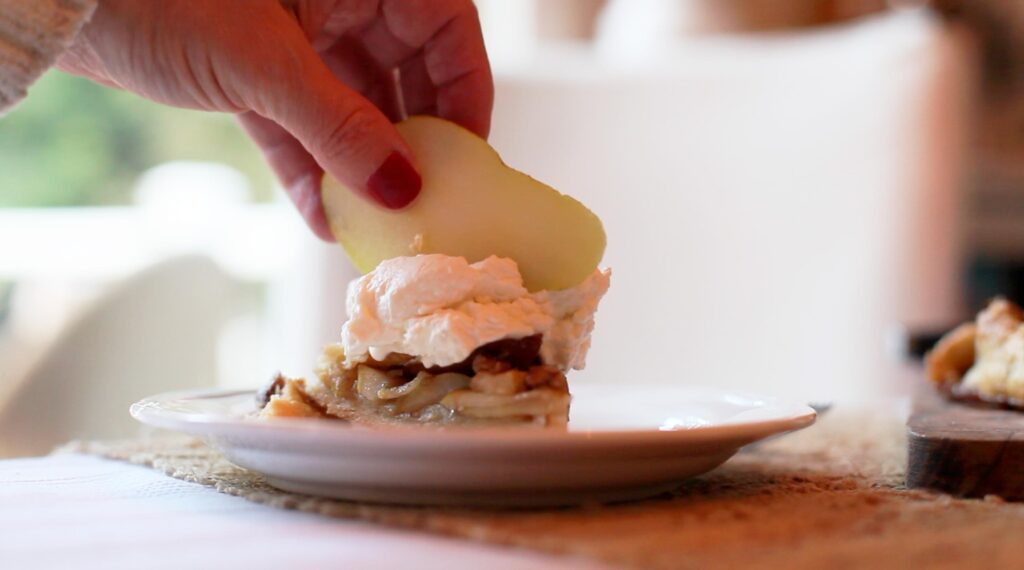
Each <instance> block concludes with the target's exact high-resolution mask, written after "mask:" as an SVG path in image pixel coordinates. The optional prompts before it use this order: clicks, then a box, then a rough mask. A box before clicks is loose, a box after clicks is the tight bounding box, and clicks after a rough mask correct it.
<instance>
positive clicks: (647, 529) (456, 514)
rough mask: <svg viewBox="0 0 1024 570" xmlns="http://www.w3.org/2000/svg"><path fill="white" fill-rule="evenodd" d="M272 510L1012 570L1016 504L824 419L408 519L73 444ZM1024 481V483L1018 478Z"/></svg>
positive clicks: (765, 555)
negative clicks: (743, 446) (942, 489)
mask: <svg viewBox="0 0 1024 570" xmlns="http://www.w3.org/2000/svg"><path fill="white" fill-rule="evenodd" d="M61 451H62V452H78V453H89V454H95V455H100V456H103V457H108V458H113V459H119V460H124V461H130V462H132V463H136V464H140V465H147V466H150V467H152V468H154V469H158V470H160V471H163V472H164V473H167V474H168V475H170V476H172V477H177V478H179V479H184V480H186V481H192V482H195V483H198V484H201V485H207V486H210V487H214V488H216V489H217V490H218V491H221V492H224V493H228V494H231V495H238V496H241V497H245V498H246V499H249V500H251V501H255V502H258V503H263V504H266V505H270V506H273V507H279V508H286V509H297V510H301V511H307V512H313V513H319V514H321V515H324V516H330V517H341V518H352V519H361V520H366V521H371V522H374V523H378V524H384V525H389V526H395V527H402V528H407V529H419V530H422V531H427V532H434V533H440V534H444V535H448V536H455V537H462V538H466V539H470V540H476V541H481V542H486V543H491V544H500V545H508V546H515V547H520V548H526V549H531V550H537V551H542V552H546V553H552V554H564V555H571V556H575V557H584V558H589V559H593V560H597V561H601V562H605V563H610V564H614V565H622V566H628V567H636V568H652V569H661V568H666V569H667V568H725V567H737V566H743V567H756V568H794V567H812V566H813V567H823V568H824V567H828V568H845V567H871V568H890V567H904V568H905V567H923V566H927V567H933V568H935V567H938V568H942V567H950V568H952V567H963V566H968V565H969V566H971V567H980V566H981V565H984V564H987V565H991V566H992V567H997V568H1009V567H1019V564H1020V563H1021V559H1022V558H1024V542H1022V539H1021V537H1022V536H1024V505H1022V504H1014V503H1005V502H1003V501H1002V500H999V499H998V498H996V497H987V498H986V499H984V500H959V499H953V498H951V497H948V496H945V495H939V494H933V493H928V492H923V491H913V490H907V489H905V488H903V487H902V481H903V470H904V465H905V436H904V427H903V424H902V422H901V421H899V420H898V419H896V418H895V417H893V416H888V415H881V414H876V415H872V414H852V413H845V414H844V413H842V412H840V411H837V412H833V413H832V414H830V415H829V416H827V417H826V418H824V419H823V420H821V421H820V422H819V424H818V425H816V426H814V427H812V428H810V429H808V430H805V431H803V432H800V433H796V434H793V435H790V436H788V437H785V438H782V439H778V440H775V441H771V442H768V443H765V444H764V445H761V446H759V447H756V448H755V449H753V450H749V451H744V452H742V453H740V454H739V455H737V456H736V457H735V458H734V459H732V460H730V461H729V462H728V463H727V464H726V465H724V466H723V467H721V468H719V469H717V470H715V471H713V472H711V473H709V474H707V475H705V476H702V477H699V478H696V479H693V480H690V481H687V482H685V483H682V484H681V486H680V488H679V489H678V490H677V491H676V492H674V493H672V494H671V495H666V496H663V497H660V498H657V499H652V500H646V501H641V502H636V503H629V504H620V505H604V506H589V507H581V508H574V509H558V510H544V511H497V510H466V509H438V508H409V507H393V506H382V505H372V504H361V503H353V502H346V501H337V500H330V499H321V498H316V497H309V496H305V495H297V494H293V493H287V492H284V491H279V490H277V489H274V488H273V487H270V486H269V485H268V484H267V483H266V482H265V481H264V479H263V478H262V477H261V476H260V475H258V474H255V473H252V472H249V471H246V470H244V469H241V468H239V467H235V466H234V465H232V464H230V463H228V462H227V461H226V460H224V459H223V457H221V456H220V454H218V453H217V452H216V451H214V450H212V449H210V448H209V447H207V446H205V445H204V444H202V443H201V442H199V441H197V440H194V439H183V438H174V439H153V440H134V441H120V442H75V443H72V444H69V445H68V446H65V447H64V448H62V450H61ZM1022 476H1024V474H1022Z"/></svg>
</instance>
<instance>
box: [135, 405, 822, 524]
mask: <svg viewBox="0 0 1024 570" xmlns="http://www.w3.org/2000/svg"><path fill="white" fill-rule="evenodd" d="M253 394H254V393H253V392H251V391H245V392H238V391H233V392H227V391H209V390H207V391H193V392H179V393H171V394H162V395H158V396H153V397H151V398H147V399H145V400H142V401H140V402H138V403H136V404H135V405H133V406H132V408H131V413H132V415H133V416H134V417H135V418H136V419H138V420H139V421H141V422H143V423H146V424H149V425H153V426H157V427H161V428H167V429H171V430H176V431H180V432H185V433H188V434H192V435H196V436H199V437H202V438H204V439H205V440H206V441H207V442H209V443H210V444H211V445H212V446H214V447H215V448H217V449H219V450H220V451H222V452H223V453H224V455H225V456H226V457H227V458H228V459H229V460H231V461H232V462H234V463H235V464H237V465H240V466H242V467H245V468H247V469H252V470H254V471H258V472H260V473H262V474H264V475H265V476H266V477H267V479H268V481H269V482H270V483H271V484H272V485H274V486H276V487H279V488H281V489H284V490H287V491H294V492H300V493H308V494H311V495H321V496H327V497H335V498H340V499H352V500H360V501H373V502H381V503H398V504H419V505H477V506H504V507H538V506H552V505H570V504H579V503H585V502H596V501H600V502H607V501H622V500H630V499H638V498H642V497H646V496H651V495H655V494H658V493H660V492H664V491H668V490H670V489H672V488H674V487H675V486H677V485H678V484H679V482H680V481H682V480H684V479H686V478H688V477H692V476H695V475H699V474H701V473H705V472H707V471H710V470H711V469H714V468H715V467H717V466H719V465H721V464H722V463H724V462H725V461H726V460H727V459H729V458H730V457H732V456H733V455H734V454H735V453H736V452H737V451H738V450H739V449H740V448H741V447H743V446H744V445H747V444H749V443H752V442H754V441H757V440H760V439H764V438H765V437H768V436H771V435H774V434H778V433H782V432H787V431H792V430H797V429H801V428H804V427H807V426H809V425H811V424H812V423H814V420H815V413H814V410H812V409H811V408H809V407H807V406H805V405H802V404H794V403H786V402H781V401H779V400H777V399H774V398H768V397H763V396H757V395H752V394H747V393H740V392H734V391H725V390H719V389H713V388H693V387H686V388H673V387H659V386H652V387H641V386H635V385H634V386H630V387H628V388H626V389H623V388H622V387H619V388H617V389H616V388H613V387H608V386H591V387H576V388H574V394H573V405H572V406H573V407H572V420H571V422H570V427H569V429H568V430H567V431H556V430H542V429H529V428H516V427H513V428H446V429H441V428H429V427H427V428H425V427H408V428H406V427H399V428H390V427H389V428H368V427H362V426H353V425H349V424H345V423H342V422H338V421H330V420H311V419H296V420H276V421H272V422H263V421H258V420H256V419H255V418H254V412H255V410H256V403H255V398H254V396H253Z"/></svg>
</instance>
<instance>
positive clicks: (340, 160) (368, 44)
mask: <svg viewBox="0 0 1024 570" xmlns="http://www.w3.org/2000/svg"><path fill="white" fill-rule="evenodd" d="M58 65H59V67H60V68H61V69H63V70H65V71H67V72H70V73H73V74H76V75H81V76H85V77H88V78H90V79H93V80H95V81H98V82H100V83H103V84H105V85H108V86H112V87H117V88H121V89H125V90H128V91H132V92H134V93H137V94H139V95H142V96H143V97H146V98H149V99H152V100H154V101H158V102H161V103H165V104H169V105H174V106H177V107H185V108H190V109H202V110H208V111H223V112H228V113H235V114H237V115H238V116H239V120H240V121H241V123H242V125H243V127H244V128H245V130H246V131H247V132H248V133H249V135H250V136H251V137H252V138H253V140H254V141H255V142H256V144H257V145H258V146H259V147H260V148H261V150H262V151H263V154H264V156H265V157H266V158H267V161H268V162H269V163H270V165H271V166H272V167H273V169H274V171H275V172H276V173H277V176H278V178H279V180H280V181H281V184H282V185H283V186H284V187H285V189H286V190H287V192H288V194H289V195H290V196H291V198H292V200H293V201H294V203H295V205H296V207H297V208H298V210H299V212H300V213H301V214H302V216H303V217H304V218H305V219H306V221H307V223H309V226H310V228H312V229H313V231H314V232H315V233H316V234H317V235H318V236H320V237H321V238H323V239H326V240H332V239H333V237H332V236H331V232H330V229H329V228H328V226H327V222H326V219H325V217H324V213H323V207H322V205H321V203H320V181H321V178H322V176H323V172H324V171H325V170H326V171H327V172H329V173H330V174H331V175H333V176H335V177H336V178H338V179H339V180H342V181H343V182H345V183H346V184H347V185H349V186H351V187H354V188H359V189H362V190H363V192H364V193H365V196H366V197H367V198H369V199H372V200H375V201H376V202H378V203H380V204H382V205H384V206H386V207H389V208H401V207H404V206H406V205H407V204H409V203H410V202H411V201H412V200H414V199H415V198H416V196H417V195H418V193H419V190H420V179H419V175H418V174H417V173H416V171H415V167H414V164H415V157H414V156H413V155H412V153H411V151H410V149H409V147H408V146H407V145H406V143H405V141H403V140H402V138H401V136H400V135H399V134H398V131H397V130H396V129H395V128H394V126H393V125H392V123H391V121H392V120H397V119H399V118H400V116H399V115H400V111H399V109H398V108H397V107H398V105H397V103H398V101H403V100H404V107H405V111H406V112H407V113H408V114H410V115H416V114H431V115H436V116H439V117H442V118H445V119H448V120H451V121H454V122H456V123H459V124H461V125H462V126H464V127H466V128H468V129H469V130H471V131H473V132H475V133H477V134H479V135H481V136H484V137H486V136H487V133H488V130H489V128H490V114H491V105H492V101H493V83H492V79H491V72H490V66H489V64H488V61H487V55H486V52H485V50H484V44H483V38H482V36H481V33H480V24H479V21H478V19H477V14H476V9H475V7H474V6H473V3H472V1H471V0H214V1H210V2H195V1H194V0H146V1H145V2H139V1H138V0H100V5H99V8H98V9H97V11H96V13H95V14H94V16H93V18H92V20H91V21H90V22H89V24H88V25H87V26H86V27H85V28H84V29H83V30H82V32H81V33H80V34H79V37H78V38H77V39H76V41H75V44H74V45H73V46H72V47H71V49H70V50H69V51H68V52H66V53H65V54H64V55H63V56H62V57H61V59H60V60H59V62H58ZM395 69H397V70H398V76H399V77H400V78H401V81H400V85H398V84H396V81H395V77H396V74H395V73H394V72H393V70H395Z"/></svg>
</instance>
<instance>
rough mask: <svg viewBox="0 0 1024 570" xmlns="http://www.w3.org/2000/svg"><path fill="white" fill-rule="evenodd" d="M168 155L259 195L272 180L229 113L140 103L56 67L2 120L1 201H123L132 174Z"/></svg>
mask: <svg viewBox="0 0 1024 570" xmlns="http://www.w3.org/2000/svg"><path fill="white" fill-rule="evenodd" d="M171 160H200V161H210V162H221V163H224V164H227V165H230V166H233V167H234V168H237V169H238V170H239V171H241V172H242V173H243V174H245V175H246V176H247V177H248V178H249V180H250V182H251V184H252V187H253V191H254V197H255V198H256V199H257V200H261V201H263V200H268V199H269V198H270V196H271V192H272V187H273V177H272V175H271V173H270V171H269V169H268V168H267V166H266V164H265V163H264V162H263V159H262V158H261V157H260V155H259V151H258V150H256V148H255V147H254V146H253V144H252V143H251V142H250V141H249V140H248V139H247V138H246V136H245V134H244V133H243V132H242V130H241V128H240V127H238V125H237V124H236V122H235V120H234V118H233V117H231V116H230V115H223V114H216V113H204V112H199V111H187V110H182V109H174V108H170V107H165V106H162V105H158V104H156V103H152V102H150V101H146V100H144V99H142V98H139V97H137V96H135V95H132V94H130V93H124V92H121V91H118V90H115V89H109V88H106V87H102V86H99V85H96V84H94V83H92V82H90V81H87V80H84V79H80V78H76V77H72V76H69V75H66V74H63V73H60V72H57V71H53V72H50V73H49V74H47V75H46V76H45V77H43V78H42V79H41V80H40V81H39V82H38V83H36V84H35V85H34V86H33V87H32V88H31V89H30V90H29V96H28V98H27V99H26V100H25V101H23V102H22V103H21V105H19V106H18V107H16V108H15V109H14V110H13V111H12V112H10V113H9V114H8V115H7V116H5V117H3V118H0V207H45V206H98V205H114V204H127V203H130V201H131V191H132V187H133V184H134V182H135V180H136V178H137V177H138V176H139V174H141V173H142V172H143V171H145V170H146V169H148V168H150V167H153V166H156V165H158V164H161V163H163V162H167V161H171Z"/></svg>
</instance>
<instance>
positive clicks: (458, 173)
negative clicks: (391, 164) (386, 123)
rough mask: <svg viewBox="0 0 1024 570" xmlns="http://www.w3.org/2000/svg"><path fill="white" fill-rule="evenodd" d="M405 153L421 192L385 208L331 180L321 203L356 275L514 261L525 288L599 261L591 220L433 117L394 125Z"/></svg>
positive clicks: (566, 282) (577, 273)
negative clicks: (493, 258) (423, 263)
mask: <svg viewBox="0 0 1024 570" xmlns="http://www.w3.org/2000/svg"><path fill="white" fill-rule="evenodd" d="M398 130H399V132H401V133H402V136H403V137H405V140H406V141H408V143H409V145H410V146H411V147H412V150H413V152H414V154H415V161H416V167H417V168H418V169H419V172H420V175H421V176H422V177H423V190H422V192H421V193H420V195H419V197H418V198H417V199H416V200H415V201H414V202H413V203H412V204H411V205H410V206H408V207H407V208H405V209H403V210H400V211H393V210H387V209H385V208H383V207H381V206H378V205H376V204H374V203H371V202H370V201H369V200H366V199H364V198H361V197H360V196H358V195H356V192H355V191H354V190H353V189H350V188H348V187H346V186H345V185H343V184H341V183H340V182H338V181H337V180H335V179H334V178H332V177H330V176H327V177H325V179H324V184H323V203H324V209H325V210H326V212H327V219H328V221H329V222H330V225H331V231H332V232H333V233H334V236H335V238H337V240H338V242H339V243H340V244H341V245H342V247H344V248H345V251H346V252H347V253H348V255H349V257H350V258H351V259H352V262H353V263H354V264H355V266H356V267H357V268H358V269H359V270H360V271H362V272H364V273H366V272H369V271H371V270H373V268H375V267H376V266H377V264H378V263H380V262H381V261H383V260H385V259H391V258H393V257H400V256H406V255H415V254H417V253H443V254H446V255H456V256H462V257H465V258H466V259H467V260H469V261H470V262H476V261H480V260H482V259H484V258H486V257H488V256H490V255H497V256H500V257H508V258H511V259H513V260H515V261H516V263H518V264H519V271H520V273H522V275H523V279H524V281H525V283H526V287H527V288H528V289H530V290H531V291H537V290H541V289H552V290H557V289H565V288H568V287H572V286H574V285H577V284H579V283H580V282H582V281H583V280H584V279H585V278H586V277H587V276H588V275H590V274H591V273H592V272H593V271H594V269H595V268H597V264H598V263H600V261H601V256H602V255H604V248H605V234H604V227H603V226H602V225H601V220H600V219H598V217H597V216H596V215H594V213H593V212H591V211H590V210H588V209H587V208H586V206H584V205H583V204H581V203H580V202H578V201H576V200H574V199H573V198H570V197H569V196H566V195H564V194H561V193H559V192H558V191H556V190H555V189H553V188H551V187H550V186H547V185H545V184H542V183H541V182H538V181H536V180H534V179H533V178H530V177H529V176H527V175H525V174H523V173H521V172H518V171H516V170H513V169H512V168H509V167H508V166H506V165H505V164H504V163H503V162H502V161H501V158H500V157H499V156H498V153H497V152H495V151H494V149H493V148H491V146H490V145H489V144H487V141H485V140H483V139H481V138H480V137H478V136H476V135H475V134H473V133H471V132H470V131H468V130H466V129H463V128H462V127H460V126H458V125H456V124H454V123H450V122H448V121H444V120H442V119H437V118H434V117H412V118H410V119H407V120H405V121H403V122H402V123H400V124H399V125H398Z"/></svg>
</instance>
